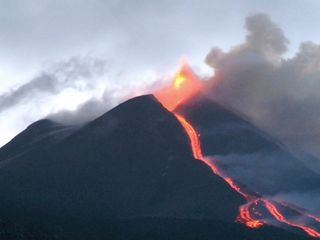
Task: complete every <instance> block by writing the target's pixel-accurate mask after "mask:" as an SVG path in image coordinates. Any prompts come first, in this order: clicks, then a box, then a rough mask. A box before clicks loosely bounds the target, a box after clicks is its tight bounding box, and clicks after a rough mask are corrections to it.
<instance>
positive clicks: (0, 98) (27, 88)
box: [0, 57, 107, 113]
mask: <svg viewBox="0 0 320 240" xmlns="http://www.w3.org/2000/svg"><path fill="white" fill-rule="evenodd" d="M106 70H107V62H106V61H105V60H102V59H94V58H89V57H72V58H70V59H68V60H66V61H62V62H58V63H55V64H53V65H51V66H50V67H49V68H48V69H47V70H46V71H43V72H42V73H40V74H39V75H38V76H36V77H35V78H33V79H31V80H30V81H29V82H27V83H25V84H23V85H21V86H19V87H18V88H16V89H14V90H11V91H9V92H7V93H4V94H2V95H0V113H1V112H2V111H5V110H7V109H10V108H11V107H14V106H15V105H17V104H20V103H22V102H23V103H25V102H28V101H29V100H32V99H34V98H35V97H39V96H43V95H56V94H58V93H59V92H60V91H62V90H63V89H66V88H74V89H79V90H81V89H90V88H92V87H93V86H94V81H93V79H94V78H95V77H96V76H99V75H102V74H103V73H104V72H105V71H106Z"/></svg>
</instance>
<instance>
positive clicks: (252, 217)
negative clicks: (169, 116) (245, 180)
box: [155, 64, 320, 238]
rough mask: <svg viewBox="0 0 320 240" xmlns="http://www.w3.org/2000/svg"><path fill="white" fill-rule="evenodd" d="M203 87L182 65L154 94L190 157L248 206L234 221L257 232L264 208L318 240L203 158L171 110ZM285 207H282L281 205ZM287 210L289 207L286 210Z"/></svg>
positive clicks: (189, 131)
mask: <svg viewBox="0 0 320 240" xmlns="http://www.w3.org/2000/svg"><path fill="white" fill-rule="evenodd" d="M201 87H202V84H201V83H200V81H199V80H198V79H197V77H196V76H195V75H194V74H193V72H192V71H191V70H190V68H189V67H188V66H187V65H186V64H184V65H182V66H181V68H180V69H179V72H178V73H177V74H176V76H175V78H174V81H173V84H172V86H170V87H166V88H163V89H160V91H158V92H156V93H155V97H156V98H157V99H158V101H159V102H160V103H161V104H162V105H163V107H165V108H166V109H167V110H168V111H170V112H172V113H173V114H174V116H175V117H176V118H177V120H178V121H179V122H180V124H181V125H182V127H183V128H184V129H185V131H186V133H187V135H188V137H189V140H190V145H191V149H192V153H193V157H194V158H195V159H198V160H200V161H203V162H204V163H206V164H207V165H208V166H209V167H210V168H211V170H212V171H213V172H214V173H215V174H216V175H218V176H220V177H221V178H223V179H224V180H225V181H226V182H227V183H228V185H229V186H230V187H231V188H232V189H234V190H235V191H237V192H238V193H239V194H241V195H242V196H243V197H244V198H245V199H246V200H247V201H248V202H247V203H246V204H244V205H242V206H240V208H239V215H238V217H237V220H238V221H239V222H242V223H244V224H245V225H246V226H248V227H250V228H259V227H261V226H262V225H264V222H263V221H261V220H259V219H256V218H261V213H259V212H258V210H257V208H256V207H258V206H262V207H264V208H265V209H266V210H267V211H268V212H269V213H270V214H271V215H272V216H273V217H274V218H275V219H276V220H277V221H279V222H281V223H285V224H287V225H289V226H292V227H296V228H299V229H302V230H303V231H305V232H306V233H307V234H308V235H309V236H312V237H317V238H320V232H318V231H316V230H315V229H313V228H310V227H308V226H304V225H301V224H298V223H295V222H292V221H290V220H288V219H286V217H285V216H284V215H283V214H282V213H281V212H280V211H279V209H277V207H276V205H275V204H273V203H272V202H271V201H269V200H267V199H264V198H262V197H258V196H256V195H251V194H249V193H246V192H244V191H243V190H242V189H241V188H240V187H239V186H238V185H237V184H236V183H235V182H234V181H233V179H231V178H230V177H226V176H224V175H223V174H222V173H221V172H220V171H219V169H218V168H217V167H216V166H215V165H214V163H212V161H210V160H209V159H207V158H206V157H204V156H203V153H202V149H201V143H200V139H199V134H198V133H197V132H196V130H195V129H194V128H193V126H192V125H191V124H190V123H189V122H188V121H187V120H186V119H185V118H184V117H183V116H181V115H179V114H178V113H176V112H175V111H174V110H175V108H176V107H177V105H178V104H180V103H181V102H183V101H185V100H187V99H189V98H191V97H192V96H193V95H194V94H196V93H197V92H199V91H200V90H201ZM284 206H285V205H284ZM289 208H290V207H289ZM302 215H304V216H307V217H309V218H312V219H315V220H319V219H318V218H317V217H314V216H313V215H311V214H309V215H308V214H307V215H306V214H302Z"/></svg>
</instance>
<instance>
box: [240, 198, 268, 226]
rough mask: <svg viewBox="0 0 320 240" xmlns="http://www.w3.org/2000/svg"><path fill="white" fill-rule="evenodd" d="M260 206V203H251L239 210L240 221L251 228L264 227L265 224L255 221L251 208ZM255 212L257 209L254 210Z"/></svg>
mask: <svg viewBox="0 0 320 240" xmlns="http://www.w3.org/2000/svg"><path fill="white" fill-rule="evenodd" d="M253 204H254V205H258V201H256V200H255V201H251V202H248V203H246V204H244V205H242V206H240V208H239V215H238V221H239V222H243V223H244V224H245V225H246V226H247V227H250V228H259V227H261V226H263V222H262V221H260V220H255V219H254V218H253V217H252V216H251V212H250V208H251V206H252V205H253ZM253 210H255V209H253Z"/></svg>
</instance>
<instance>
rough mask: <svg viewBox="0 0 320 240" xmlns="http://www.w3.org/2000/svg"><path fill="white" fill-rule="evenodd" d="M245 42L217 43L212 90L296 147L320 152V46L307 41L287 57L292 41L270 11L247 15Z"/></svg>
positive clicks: (212, 63)
mask: <svg viewBox="0 0 320 240" xmlns="http://www.w3.org/2000/svg"><path fill="white" fill-rule="evenodd" d="M245 27H246V29H247V32H248V33H247V36H246V39H245V41H244V42H243V43H241V44H239V45H237V46H235V47H233V48H232V49H231V50H230V51H228V52H224V51H222V50H221V49H220V48H213V49H212V50H211V51H210V53H209V54H208V55H207V57H206V62H207V63H208V64H209V65H210V66H211V67H213V68H214V69H215V73H216V74H215V76H214V77H212V79H211V83H212V88H211V90H210V91H209V95H210V96H211V97H212V98H213V99H215V100H217V101H219V102H221V103H223V104H226V105H229V106H231V107H232V108H234V109H236V110H238V111H240V112H242V113H244V114H246V115H247V116H249V117H250V118H251V119H252V120H253V121H254V122H255V123H256V124H257V125H258V126H260V127H261V128H263V129H265V130H266V131H268V132H269V133H271V134H272V135H274V136H276V137H277V138H279V139H281V140H282V141H283V142H284V143H285V144H287V145H288V146H289V147H291V148H292V149H300V150H302V151H307V152H309V153H312V154H315V155H317V156H320V150H319V148H318V146H319V144H320V108H319V106H320V94H319V90H320V46H319V45H317V44H315V43H312V42H304V43H302V44H301V46H300V49H299V51H298V52H297V53H296V55H295V56H293V57H291V58H285V57H284V54H285V53H286V52H287V48H288V44H289V41H288V39H287V38H286V37H285V35H284V33H283V31H282V30H281V29H280V28H279V27H278V25H277V24H276V23H275V22H273V21H272V20H271V19H270V18H269V16H267V15H266V14H256V15H252V16H249V17H247V18H246V23H245Z"/></svg>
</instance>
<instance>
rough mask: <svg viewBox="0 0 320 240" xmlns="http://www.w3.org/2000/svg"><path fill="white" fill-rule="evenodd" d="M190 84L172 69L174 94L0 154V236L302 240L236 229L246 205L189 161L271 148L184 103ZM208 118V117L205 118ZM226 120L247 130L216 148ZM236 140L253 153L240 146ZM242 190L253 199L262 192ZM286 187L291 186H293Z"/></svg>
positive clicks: (204, 107)
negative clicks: (240, 210)
mask: <svg viewBox="0 0 320 240" xmlns="http://www.w3.org/2000/svg"><path fill="white" fill-rule="evenodd" d="M194 77H195V76H194V75H193V73H192V72H190V71H189V70H188V69H185V70H183V69H182V75H178V76H177V77H176V79H179V81H178V82H177V83H176V85H175V88H176V91H177V92H175V93H172V92H170V91H169V90H168V89H165V92H166V93H165V94H164V95H161V94H160V93H157V94H155V96H153V95H145V96H140V97H136V98H133V99H130V100H128V101H126V102H124V103H122V104H120V105H119V106H117V107H115V108H114V109H112V110H110V111H109V112H107V113H105V114H103V115H102V116H100V117H99V118H97V119H95V120H93V121H91V122H89V123H86V124H84V125H82V126H66V125H63V124H60V123H56V122H53V121H51V120H47V119H45V120H40V121H38V122H35V123H33V124H32V125H30V126H29V127H28V128H27V129H26V130H25V131H23V132H21V133H20V134H18V135H17V136H16V137H15V138H14V139H13V140H12V141H11V142H9V143H8V144H7V145H5V146H3V147H2V148H1V149H0V160H1V161H0V163H1V168H0V193H1V198H0V216H1V220H0V222H1V226H2V227H1V228H0V236H2V238H3V239H231V240H232V239H281V240H283V239H308V236H307V235H305V234H304V233H303V231H301V229H299V228H295V227H294V226H289V227H288V226H285V229H284V230H283V229H281V228H278V227H272V226H268V225H266V224H263V226H262V227H261V228H259V229H250V228H247V227H246V226H244V225H242V224H241V223H240V222H238V221H236V220H237V216H238V214H239V207H240V206H246V203H247V202H248V200H247V199H246V197H244V196H243V194H241V192H239V191H235V189H234V188H232V184H230V182H228V181H226V180H225V179H224V178H223V177H221V176H220V175H219V174H214V173H213V169H212V166H213V165H210V164H209V162H205V161H199V160H201V159H200V158H202V157H203V156H202V154H205V155H217V154H218V155H223V154H225V155H227V153H230V152H233V151H235V152H241V153H242V152H245V151H255V150H257V149H261V148H263V147H262V146H267V147H265V148H264V151H271V150H272V151H273V150H275V149H276V150H278V151H280V150H281V147H280V146H279V145H278V144H276V143H273V142H272V141H271V140H270V139H267V138H265V137H264V136H263V135H261V134H260V133H261V132H260V131H259V130H258V129H256V128H255V127H254V126H253V125H251V124H250V123H249V122H248V121H245V120H243V119H242V118H241V117H239V116H238V115H235V114H234V113H232V112H230V111H229V110H228V109H226V108H223V107H221V106H219V105H218V104H216V103H214V102H212V101H210V100H209V99H207V98H204V97H202V96H201V95H194V92H193V91H191V90H190V89H200V87H201V86H200V85H198V84H197V83H196V82H195V79H194ZM183 78H185V79H189V81H188V84H187V88H186V89H187V90H185V89H181V86H182V85H181V81H182V79H183ZM190 79H191V80H190ZM194 84H196V85H194ZM190 86H191V87H190ZM194 86H196V88H194ZM166 94H169V95H170V96H172V99H174V100H177V99H178V101H174V102H173V104H171V103H172V101H169V102H168V103H170V104H169V106H170V107H169V108H167V107H166V106H165V105H166V104H164V103H163V102H159V96H160V98H161V96H165V95H166ZM182 95H187V96H188V98H187V101H183V100H186V99H183V98H181V99H180V97H181V96H182ZM177 96H178V98H177ZM167 106H168V105H167ZM208 111H209V112H210V111H211V114H209V115H207V117H206V116H205V112H207V113H208ZM212 112H214V114H212ZM218 113H219V114H218ZM177 114H178V115H177ZM228 120H232V123H233V124H235V125H237V124H239V125H242V124H244V123H245V124H247V125H246V126H248V128H249V129H251V130H252V132H251V133H250V134H251V135H250V134H248V133H247V132H246V131H245V134H243V133H242V132H238V131H236V132H235V133H236V134H235V135H234V136H232V137H230V138H228V137H227V136H224V137H221V136H220V135H218V138H219V139H220V140H221V142H220V141H218V140H217V139H216V138H217V135H215V134H213V135H212V133H213V132H214V133H216V132H219V128H220V131H224V128H223V127H221V126H222V125H223V124H225V123H228ZM190 122H192V125H191V124H190ZM212 124H213V125H212ZM212 126H214V127H215V129H214V131H213V130H212V129H211V128H212ZM237 126H238V125H237ZM195 129H196V130H200V131H199V132H200V134H201V135H200V138H199V139H200V140H201V142H200V141H198V136H197V135H194V134H196V132H195ZM209 130H210V131H209ZM190 131H191V132H192V133H190ZM206 133H207V134H206ZM225 133H226V134H229V132H225ZM233 133H234V132H233ZM238 135H240V136H238ZM190 136H191V137H190ZM235 136H236V137H235ZM248 136H250V137H248ZM192 137H193V138H194V139H193V141H195V143H196V144H198V145H199V149H198V150H199V151H198V153H197V154H195V150H194V148H193V147H192V145H194V144H192V139H191V145H190V138H192ZM241 137H244V138H245V139H249V140H250V139H251V140H250V141H252V142H253V143H256V145H254V146H251V145H250V146H244V143H243V142H242V141H240V139H241ZM257 139H258V140H259V141H256V140H257ZM249 140H248V141H249ZM197 141H198V142H197ZM228 141H231V142H232V141H233V142H232V143H230V142H228ZM234 141H237V142H238V143H239V144H238V145H237V144H236V143H234ZM250 141H249V142H250ZM200 145H202V149H200ZM235 146H238V148H236V147H235ZM202 150H203V153H202V152H200V151H202ZM282 151H284V150H282ZM210 161H211V160H210ZM215 164H216V163H215ZM217 166H218V167H219V168H220V167H221V169H223V171H224V172H225V173H232V174H234V175H236V173H233V172H232V171H228V162H222V163H221V164H220V165H219V164H218V165H217ZM299 166H300V165H299ZM300 170H301V171H309V170H308V169H305V168H301V169H300ZM304 173H306V172H304ZM307 173H310V174H311V172H310V171H309V172H307ZM232 174H231V175H232ZM266 174H267V173H266ZM309 177H310V178H307V179H305V180H303V181H308V183H312V184H317V175H310V176H309ZM230 180H231V178H230ZM240 180H245V179H240ZM244 183H247V182H245V181H244ZM300 184H301V185H303V182H302V183H300ZM245 185H248V186H246V187H248V189H249V188H252V189H253V190H256V188H257V189H258V188H260V187H261V186H262V185H263V184H262V183H261V184H260V185H261V186H260V185H259V186H258V185H255V184H252V185H250V184H245ZM293 185H296V186H297V187H300V186H299V184H298V183H296V184H293ZM241 187H242V185H241ZM283 187H284V186H283ZM267 190H268V189H267V187H266V189H265V190H264V191H266V192H267ZM273 210H274V209H273ZM276 210H277V209H276ZM250 217H251V216H250ZM269 217H272V216H269ZM280 227H282V226H280Z"/></svg>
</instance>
